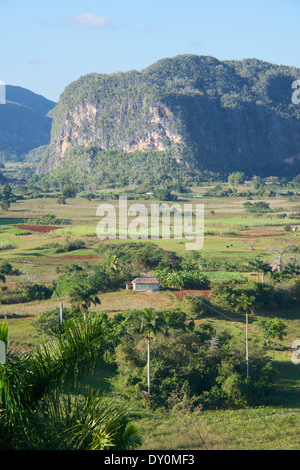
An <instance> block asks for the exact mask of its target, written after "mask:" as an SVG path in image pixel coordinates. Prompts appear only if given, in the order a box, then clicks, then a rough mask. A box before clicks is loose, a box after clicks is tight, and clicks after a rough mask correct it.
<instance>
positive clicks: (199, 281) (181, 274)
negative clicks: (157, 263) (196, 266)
mask: <svg viewBox="0 0 300 470" xmlns="http://www.w3.org/2000/svg"><path fill="white" fill-rule="evenodd" d="M155 276H156V278H157V279H158V280H159V281H160V282H161V285H162V287H174V288H177V289H180V288H183V289H205V287H207V285H208V279H207V277H206V276H205V275H204V274H202V273H200V272H199V271H189V270H180V271H175V270H174V271H169V270H168V269H163V270H156V272H155Z"/></svg>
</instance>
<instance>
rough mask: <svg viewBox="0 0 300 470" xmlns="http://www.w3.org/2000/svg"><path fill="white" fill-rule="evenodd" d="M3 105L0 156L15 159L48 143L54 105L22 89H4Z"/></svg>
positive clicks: (0, 108) (0, 117) (0, 127)
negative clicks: (4, 99) (12, 156)
mask: <svg viewBox="0 0 300 470" xmlns="http://www.w3.org/2000/svg"><path fill="white" fill-rule="evenodd" d="M5 91H6V103H5V104H1V105H0V155H1V157H2V159H5V156H6V157H9V156H11V155H15V156H16V158H18V157H21V155H23V154H25V153H27V152H29V151H30V150H32V149H34V148H37V147H40V146H43V145H48V144H49V142H50V134H51V126H52V115H51V111H52V110H53V109H54V107H55V106H56V103H55V102H53V101H51V100H48V99H47V98H45V97H43V96H41V95H38V94H36V93H33V92H32V91H30V90H27V89H26V88H22V87H19V86H13V85H6V87H5Z"/></svg>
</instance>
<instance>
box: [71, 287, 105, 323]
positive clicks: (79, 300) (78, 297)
mask: <svg viewBox="0 0 300 470" xmlns="http://www.w3.org/2000/svg"><path fill="white" fill-rule="evenodd" d="M71 302H72V303H73V305H75V307H77V308H79V310H80V312H81V313H82V315H83V317H84V319H85V320H86V319H87V310H88V309H89V307H90V306H91V304H94V305H95V306H96V305H100V304H101V302H100V299H99V298H98V297H97V296H95V295H94V294H93V288H92V287H91V286H89V285H84V284H78V285H77V286H75V287H73V289H72V290H71Z"/></svg>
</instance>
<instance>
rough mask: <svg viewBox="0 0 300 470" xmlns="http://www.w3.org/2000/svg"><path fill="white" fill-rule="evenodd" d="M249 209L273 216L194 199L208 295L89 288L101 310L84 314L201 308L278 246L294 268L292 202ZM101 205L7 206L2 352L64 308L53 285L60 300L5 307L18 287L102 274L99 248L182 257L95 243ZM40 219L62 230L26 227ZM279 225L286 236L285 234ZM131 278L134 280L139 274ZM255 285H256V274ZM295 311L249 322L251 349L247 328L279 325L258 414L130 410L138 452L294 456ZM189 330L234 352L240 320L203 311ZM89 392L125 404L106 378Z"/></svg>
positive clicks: (41, 201) (104, 374) (33, 338)
mask: <svg viewBox="0 0 300 470" xmlns="http://www.w3.org/2000/svg"><path fill="white" fill-rule="evenodd" d="M198 189H200V188H198ZM196 190H197V188H195V191H196ZM201 191H203V188H201ZM258 200H264V201H266V202H268V203H269V204H270V208H271V209H272V210H273V212H271V213H268V214H257V215H256V216H254V214H249V213H247V212H246V211H245V209H244V206H243V204H244V202H245V199H244V198H234V197H231V198H219V197H207V198H203V199H201V201H200V202H201V204H204V213H205V219H204V233H205V236H204V245H203V247H202V249H201V250H200V251H199V253H200V256H201V257H202V259H204V260H205V265H203V267H201V273H202V274H203V275H204V276H205V277H206V279H207V282H208V284H209V285H208V286H203V287H202V288H201V289H199V288H198V289H196V288H195V289H193V288H192V289H188V288H184V287H183V288H182V289H181V288H179V287H178V286H177V287H176V286H173V287H163V288H162V289H161V290H160V291H159V292H153V293H146V292H145V293H143V292H141V293H138V292H134V291H132V290H127V289H126V286H125V282H124V284H122V285H120V286H118V287H116V288H114V289H111V290H109V289H107V288H106V289H102V288H101V286H100V285H99V291H98V292H97V296H98V297H99V299H100V301H101V305H96V306H95V305H93V304H92V305H91V306H90V308H89V310H90V311H91V312H103V313H105V314H107V315H108V316H109V317H110V318H113V317H114V316H115V315H117V314H120V313H122V312H124V311H130V310H144V309H147V308H148V309H149V308H150V309H153V310H154V311H161V310H166V309H180V308H181V306H182V305H183V300H184V298H185V296H188V294H193V293H194V294H195V293H197V294H202V295H203V296H204V297H205V298H206V299H211V289H213V288H214V286H215V285H218V284H219V283H223V284H226V285H228V284H230V283H231V282H233V281H234V282H237V283H239V282H242V281H243V280H244V281H253V282H255V281H256V280H257V276H258V273H257V272H256V271H255V269H252V270H250V269H248V268H247V266H248V264H249V263H251V261H252V262H253V261H255V260H256V259H257V258H263V260H264V261H265V262H268V263H270V264H272V263H276V262H277V261H278V256H279V255H278V247H279V248H280V247H281V246H283V245H284V244H286V245H288V244H289V245H292V246H293V247H294V251H293V252H292V253H291V252H288V251H286V252H284V254H283V261H284V263H288V262H289V261H290V260H291V258H293V257H294V258H293V259H296V260H298V259H299V254H298V252H299V247H300V235H299V232H298V231H297V230H296V231H293V229H295V228H296V227H297V219H295V218H294V217H292V215H293V214H294V213H296V212H297V211H299V198H297V197H294V198H291V197H290V198H287V197H276V198H274V197H273V198H261V199H258ZM102 202H103V200H100V199H99V200H98V199H97V198H95V199H92V200H87V199H84V198H80V197H76V198H68V199H67V200H66V204H58V203H57V201H56V199H55V198H51V197H43V198H35V199H26V198H25V199H23V200H18V201H17V202H14V203H12V204H11V207H10V209H9V211H6V212H2V213H1V214H0V264H1V263H4V262H6V263H10V264H11V265H12V266H13V268H14V269H15V270H18V271H19V272H18V273H17V274H14V273H11V274H9V275H6V282H5V283H0V285H1V288H2V293H1V299H2V302H1V299H0V322H2V321H4V318H6V319H7V322H8V327H9V341H10V345H11V346H13V345H19V346H20V345H21V346H25V347H34V346H35V345H37V344H39V341H41V337H39V334H38V333H37V331H36V328H35V326H34V323H35V320H36V319H37V318H38V317H39V316H40V315H41V314H43V313H46V312H49V311H53V310H54V309H58V308H59V306H60V304H61V303H62V304H63V306H64V308H66V309H68V308H70V307H71V304H72V303H71V299H70V296H69V295H67V294H66V290H63V289H65V284H62V287H61V291H59V290H57V292H56V293H55V295H52V296H51V297H50V298H45V299H39V300H30V301H26V302H19V301H17V302H14V301H13V300H11V301H9V302H5V298H6V297H5V296H7V293H9V292H10V291H11V292H13V291H14V292H21V290H22V288H23V287H24V286H26V285H33V284H43V285H44V286H46V287H51V286H53V285H56V286H57V285H60V284H59V282H60V279H61V275H62V272H67V271H66V269H68V268H69V267H70V266H74V265H77V266H79V267H80V268H82V269H83V270H85V271H89V270H92V269H93V268H95V267H99V266H103V265H105V263H107V262H108V258H107V256H106V251H105V247H106V246H109V247H111V246H112V247H116V249H117V247H118V246H120V244H121V243H122V244H123V245H124V244H125V245H126V244H128V246H129V245H130V244H133V243H134V244H135V245H136V249H137V250H139V249H140V248H141V247H145V246H149V250H148V251H149V252H151V250H152V249H153V244H154V245H155V246H156V247H158V249H160V250H162V251H163V252H168V253H172V254H174V255H175V256H177V257H181V256H185V255H186V247H185V243H186V241H187V240H184V239H174V238H171V239H161V238H160V239H156V240H151V239H150V238H149V239H144V240H133V239H130V238H128V239H122V240H119V239H113V240H100V239H99V238H98V237H97V234H96V227H97V223H98V221H99V217H97V216H96V211H97V207H98V205H99V204H101V203H102ZM132 202H134V203H137V202H139V203H142V204H145V205H146V207H148V208H150V204H151V202H152V201H149V200H145V199H143V198H142V197H141V198H140V199H138V200H135V201H128V204H130V203H132ZM156 202H157V201H156ZM177 202H181V200H180V199H179V201H177ZM109 203H110V204H113V205H114V206H115V207H116V211H117V214H118V201H117V200H116V199H112V200H109ZM182 203H189V204H195V200H193V199H192V198H190V199H188V198H187V199H183V197H182ZM197 203H199V201H197ZM277 209H280V210H281V209H282V212H284V213H285V214H286V216H285V217H284V218H281V217H278V214H280V213H281V212H278V211H276V210H277ZM274 211H275V212H274ZM149 213H150V210H149ZM49 214H50V215H53V216H55V217H56V218H57V219H62V220H63V221H66V220H68V221H69V223H66V222H65V223H59V224H57V225H43V224H38V223H36V224H33V223H31V219H37V218H41V217H43V216H46V215H49ZM133 219H134V218H131V219H130V220H133ZM298 221H299V219H298ZM287 226H290V228H289V229H287V228H286V227H287ZM299 229H300V226H299ZM78 241H80V243H78ZM72 243H73V244H74V243H75V245H76V243H77V246H75V248H74V249H72V250H71V251H66V250H65V251H64V250H62V251H61V250H60V248H61V247H64V246H66V245H70V244H72ZM276 250H277V251H276ZM297 250H298V251H297ZM200 259H201V258H200ZM217 263H220V267H219V268H218V269H217V268H216V269H214V267H213V266H214V265H215V266H217ZM224 263H225V264H224ZM226 263H227V264H226ZM221 264H222V266H223V267H222V266H221ZM234 266H237V268H235V267H234ZM64 270H65V271H64ZM140 272H141V273H142V274H143V271H140ZM144 275H147V276H154V275H155V269H146V270H145V272H144ZM259 276H260V277H259V280H260V282H261V279H262V278H261V273H260V274H259ZM298 279H299V275H298ZM265 281H266V282H269V281H270V282H271V279H270V276H269V274H266V279H265ZM57 283H58V284H57ZM59 292H61V293H60V294H59ZM16 298H17V294H16ZM299 307H300V306H299V305H298V306H297V305H294V306H291V307H290V306H289V305H286V306H285V307H280V308H272V305H271V304H270V305H268V306H267V307H264V308H257V309H256V311H255V313H254V315H250V316H249V317H250V318H249V341H250V343H251V344H252V345H253V347H255V344H256V342H257V341H259V342H260V343H263V341H264V340H263V336H262V330H261V328H260V327H259V325H258V324H257V323H256V321H257V320H265V321H267V320H269V319H274V318H279V319H280V320H282V321H283V322H284V324H285V326H286V334H285V336H284V337H283V338H281V339H278V340H277V341H276V346H275V347H274V349H273V348H272V347H271V346H270V347H269V348H268V349H267V355H268V356H269V357H270V358H271V360H272V364H273V366H274V368H275V370H276V371H277V377H276V381H275V387H274V389H273V391H272V394H271V396H270V397H269V403H268V404H267V405H266V404H265V403H261V405H259V406H255V407H254V406H253V407H251V406H247V407H246V408H241V409H224V410H222V409H219V410H205V411H199V412H191V411H190V410H189V409H188V408H185V407H184V405H183V404H182V405H181V406H179V404H178V406H177V408H175V409H174V410H171V411H168V410H166V409H164V408H163V407H162V406H159V407H158V408H156V409H155V410H154V411H153V410H149V409H147V407H144V406H142V407H139V406H138V404H136V403H134V402H130V406H131V408H132V413H133V417H134V421H135V422H136V423H137V425H138V426H139V429H140V431H141V434H142V436H143V443H142V446H141V449H189V450H198V449H204V450H205V449H209V450H229V449H232V450H249V449H251V450H299V449H300V443H299V438H298V437H297V436H299V431H300V408H299V405H300V393H299V390H300V365H295V364H293V363H292V360H291V357H292V353H293V349H292V344H293V342H294V341H296V340H297V339H299V338H300V311H299ZM194 322H195V325H201V324H202V323H206V324H210V325H211V326H212V327H213V328H214V329H215V330H216V331H217V332H223V331H227V332H228V333H229V334H230V335H231V336H232V337H233V338H235V340H236V342H238V343H240V344H241V345H243V344H244V338H245V315H244V313H241V312H237V311H234V309H232V310H230V309H228V308H225V305H224V308H223V306H222V305H219V306H215V307H214V311H212V312H211V314H208V313H207V312H206V313H204V314H203V315H201V316H200V317H199V318H195V319H194ZM272 344H273V343H272ZM274 344H275V343H274ZM92 385H93V386H96V388H97V390H99V391H100V393H101V392H102V393H103V394H104V396H106V397H117V398H118V400H120V401H121V402H122V400H125V401H126V399H125V398H124V397H122V396H119V395H118V392H117V391H116V390H117V378H116V374H115V373H112V372H111V371H110V369H106V368H104V369H103V370H102V369H101V368H100V369H96V371H95V373H94V375H93V376H89V377H88V378H87V379H86V382H85V385H84V386H83V390H84V389H89V388H90V387H91V386H92ZM183 430H184V432H183Z"/></svg>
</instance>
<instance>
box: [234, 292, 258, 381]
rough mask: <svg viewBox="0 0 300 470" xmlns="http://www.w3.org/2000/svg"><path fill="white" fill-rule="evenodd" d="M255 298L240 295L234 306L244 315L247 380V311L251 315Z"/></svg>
mask: <svg viewBox="0 0 300 470" xmlns="http://www.w3.org/2000/svg"><path fill="white" fill-rule="evenodd" d="M254 301H255V297H254V296H253V295H251V296H248V295H246V294H244V293H243V294H241V295H240V296H238V297H237V298H236V304H237V307H238V308H239V309H242V310H243V311H244V312H245V313H246V362H247V378H249V335H248V325H249V311H251V313H253V306H254Z"/></svg>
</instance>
